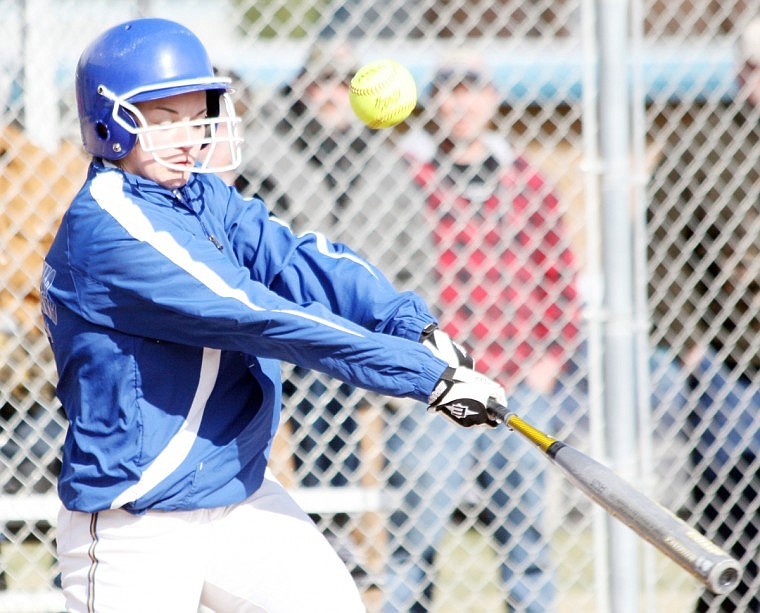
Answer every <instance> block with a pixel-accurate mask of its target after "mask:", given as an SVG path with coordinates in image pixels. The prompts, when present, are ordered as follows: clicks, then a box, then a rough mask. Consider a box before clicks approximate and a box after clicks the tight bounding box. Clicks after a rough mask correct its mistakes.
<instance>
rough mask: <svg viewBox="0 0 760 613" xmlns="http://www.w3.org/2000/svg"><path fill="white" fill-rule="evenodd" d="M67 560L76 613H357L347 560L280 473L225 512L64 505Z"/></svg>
mask: <svg viewBox="0 0 760 613" xmlns="http://www.w3.org/2000/svg"><path fill="white" fill-rule="evenodd" d="M57 547H58V559H59V563H60V568H61V581H62V584H63V589H64V594H65V597H66V609H67V611H71V612H75V613H93V612H96V613H115V612H119V613H122V612H123V613H135V612H136V611H140V612H141V613H152V612H156V613H173V612H176V613H196V612H197V611H198V609H199V606H201V605H203V606H204V607H207V608H208V609H211V610H212V611H214V612H216V613H228V612H229V613H246V612H254V611H255V612H261V611H266V612H268V613H306V612H309V613H317V612H320V611H324V612H325V613H327V612H329V613H336V612H340V613H354V612H360V611H361V612H363V611H365V607H364V605H363V604H362V600H361V597H360V595H359V592H358V590H357V589H356V586H355V584H354V582H353V579H352V578H351V575H350V573H349V572H348V570H347V569H346V567H345V565H344V564H343V562H342V561H341V560H340V558H339V557H338V555H337V554H336V553H335V551H334V550H333V549H332V547H331V546H330V545H329V543H328V542H327V540H326V539H325V538H324V537H323V536H322V534H321V533H320V532H319V530H318V529H317V527H316V526H315V525H314V523H313V522H312V521H311V519H309V517H308V515H307V514H306V513H305V512H304V511H303V510H302V509H300V508H299V507H298V505H297V504H296V503H295V501H294V500H293V499H292V498H291V496H290V495H289V494H288V493H287V491H286V490H285V488H283V487H282V486H281V485H280V484H279V483H278V482H277V481H276V480H275V479H274V477H272V475H271V474H269V473H267V476H266V477H265V479H264V483H263V485H262V486H261V488H260V489H259V490H258V491H257V492H256V493H255V494H253V495H252V496H251V497H250V498H248V499H247V500H245V501H243V502H241V503H239V504H235V505H231V506H229V507H224V508H218V509H203V510H197V511H171V512H164V511H148V512H147V513H145V514H144V515H132V514H130V513H127V512H126V511H122V510H118V509H117V510H109V511H102V512H99V513H92V514H91V513H79V512H72V511H68V510H66V509H62V510H61V512H60V514H59V518H58V531H57Z"/></svg>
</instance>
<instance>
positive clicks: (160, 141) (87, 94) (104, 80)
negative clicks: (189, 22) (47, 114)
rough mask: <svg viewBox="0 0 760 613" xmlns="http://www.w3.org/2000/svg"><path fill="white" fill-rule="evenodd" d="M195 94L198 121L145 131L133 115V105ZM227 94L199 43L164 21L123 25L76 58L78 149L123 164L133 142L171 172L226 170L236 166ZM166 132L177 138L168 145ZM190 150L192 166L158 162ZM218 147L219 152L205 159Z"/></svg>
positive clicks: (233, 118)
mask: <svg viewBox="0 0 760 613" xmlns="http://www.w3.org/2000/svg"><path fill="white" fill-rule="evenodd" d="M195 91H205V92H206V97H207V100H208V102H209V104H208V107H209V113H208V116H207V117H204V118H202V119H193V120H186V121H179V122H175V123H171V124H164V123H162V124H160V125H150V124H149V123H148V121H147V120H146V119H145V116H144V115H143V113H141V112H140V109H139V108H138V104H139V103H140V102H147V101H151V100H159V99H163V98H169V97H171V96H177V95H180V94H185V93H189V92H195ZM230 91H231V83H230V79H229V78H226V77H220V76H217V75H216V74H215V72H214V69H213V66H212V64H211V61H210V59H209V57H208V54H207V53H206V49H205V48H204V46H203V44H202V43H201V41H200V40H199V39H198V38H197V37H196V36H195V35H194V34H193V33H192V32H191V31H190V30H188V29H187V28H185V27H184V26H182V25H180V24H178V23H175V22H173V21H169V20H165V19H136V20H133V21H128V22H125V23H123V24H121V25H118V26H115V27H113V28H110V29H109V30H106V31H105V32H104V33H103V34H101V35H100V36H99V37H98V38H97V39H95V40H94V41H93V42H92V43H91V44H90V45H89V46H88V47H87V49H85V51H84V52H83V53H82V56H81V57H80V59H79V63H78V65H77V74H76V94H77V108H78V112H79V122H80V128H81V132H82V142H83V144H84V147H85V149H86V150H87V152H88V153H90V154H91V155H93V156H95V157H100V158H103V159H106V160H112V161H115V160H120V159H122V158H124V157H126V156H127V155H128V154H129V152H130V151H131V150H132V149H133V148H134V147H135V146H136V145H137V144H138V143H139V145H140V147H141V148H142V149H143V150H145V151H146V152H149V153H151V155H152V156H153V157H154V159H155V161H156V162H157V163H159V164H161V165H162V166H165V167H167V168H170V169H172V170H180V171H185V172H188V171H189V172H223V171H226V170H232V169H234V168H236V167H237V166H238V165H239V163H240V158H241V153H240V144H241V143H242V140H243V139H242V137H241V136H240V134H239V123H240V119H239V118H238V117H237V115H236V113H235V108H234V105H233V104H232V101H231V98H230V96H229V95H228V92H230ZM199 127H203V128H204V129H203V130H199V129H198V128H199ZM169 130H173V132H172V136H175V135H184V136H182V137H181V138H179V140H175V139H174V138H172V140H171V141H170V142H169V143H167V142H165V141H166V136H167V135H168V133H169V132H168V131H169ZM162 135H163V137H164V138H161V136H162ZM197 145H200V146H201V147H202V151H203V155H202V156H201V160H200V161H199V162H197V163H196V162H195V161H191V162H189V163H188V164H177V163H171V162H169V161H167V160H166V159H164V157H163V155H162V152H166V151H167V150H168V149H175V150H176V149H177V148H179V147H191V146H197ZM220 148H224V149H226V150H225V151H223V153H220V154H219V155H212V154H213V153H214V152H215V151H218V150H219V149H220ZM212 159H213V160H215V161H214V162H212ZM216 160H223V162H222V163H221V164H219V163H217V162H216Z"/></svg>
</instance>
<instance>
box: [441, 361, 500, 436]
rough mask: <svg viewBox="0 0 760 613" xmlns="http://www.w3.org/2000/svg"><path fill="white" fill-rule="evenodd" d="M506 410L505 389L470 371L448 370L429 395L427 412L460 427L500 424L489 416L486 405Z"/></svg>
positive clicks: (463, 369) (460, 369) (493, 426)
mask: <svg viewBox="0 0 760 613" xmlns="http://www.w3.org/2000/svg"><path fill="white" fill-rule="evenodd" d="M490 399H493V400H495V401H496V402H497V403H499V404H500V405H502V406H507V397H506V394H505V392H504V388H503V387H502V386H501V385H499V384H498V383H496V381H494V380H493V379H489V378H488V377H486V376H485V375H482V374H480V373H479V372H476V371H474V370H473V369H471V368H464V367H462V368H451V367H449V368H447V369H446V370H445V371H444V372H443V375H441V378H440V379H439V380H438V383H437V384H436V386H435V389H434V390H433V393H432V394H430V399H429V401H428V402H429V406H428V411H430V412H431V413H432V412H438V413H441V415H443V416H444V417H446V418H448V419H449V420H451V421H453V422H454V423H455V424H457V425H459V426H464V427H465V428H469V427H471V426H482V425H485V426H489V427H491V428H495V427H496V426H498V425H499V422H497V421H495V420H494V419H493V418H492V417H491V416H490V415H489V414H488V409H487V407H488V401H489V400H490Z"/></svg>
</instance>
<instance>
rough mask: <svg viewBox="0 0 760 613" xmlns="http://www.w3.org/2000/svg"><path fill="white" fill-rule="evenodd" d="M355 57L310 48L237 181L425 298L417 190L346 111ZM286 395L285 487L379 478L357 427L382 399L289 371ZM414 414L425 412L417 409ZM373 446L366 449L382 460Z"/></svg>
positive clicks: (335, 520)
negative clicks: (289, 458)
mask: <svg viewBox="0 0 760 613" xmlns="http://www.w3.org/2000/svg"><path fill="white" fill-rule="evenodd" d="M354 62H355V56H354V50H353V49H352V48H351V47H350V46H348V45H346V44H345V43H334V42H333V41H328V40H324V41H320V42H318V43H317V44H316V45H314V46H313V48H312V49H311V51H310V53H309V56H308V58H307V60H306V62H305V63H304V66H303V68H302V69H301V70H300V72H299V74H297V75H296V77H295V78H294V80H293V82H292V83H290V84H288V85H287V86H286V87H284V88H283V89H282V90H281V91H279V92H277V95H276V96H275V98H274V99H273V100H271V101H268V103H267V104H266V105H264V109H263V113H262V114H261V115H260V116H259V117H258V118H257V119H255V125H253V126H251V129H250V130H248V131H247V132H248V133H247V135H246V151H247V153H246V154H244V166H243V168H242V170H241V171H240V174H239V175H238V176H237V177H236V178H235V179H234V182H235V184H236V185H237V186H238V188H239V189H240V190H241V191H242V192H243V193H254V192H255V193H258V194H260V195H261V196H262V197H263V198H264V200H265V202H267V203H269V205H270V207H271V208H272V213H273V214H275V215H277V216H278V217H280V218H281V219H283V220H285V221H287V222H288V223H290V224H291V225H292V226H293V228H294V229H295V230H296V231H297V232H314V231H315V232H324V233H325V234H326V235H328V236H330V238H331V240H333V241H337V242H345V243H348V244H352V245H358V246H359V251H360V253H361V255H363V256H365V257H367V258H368V259H369V260H371V261H372V262H373V263H374V264H376V265H378V266H379V268H381V269H382V270H383V272H384V273H385V274H386V275H387V276H388V278H389V279H391V280H392V281H393V282H394V283H395V286H396V287H398V288H400V289H404V290H415V291H417V292H418V293H420V294H423V295H424V291H423V289H424V288H423V287H422V284H423V283H424V282H425V281H426V280H428V279H429V277H428V276H427V275H426V274H425V271H426V270H430V264H427V265H426V264H424V263H423V262H424V260H425V258H427V257H429V256H430V254H431V250H430V248H429V247H428V246H427V244H428V242H429V237H427V236H426V235H425V234H423V233H420V232H419V228H420V227H421V224H422V223H423V222H422V220H421V219H420V218H419V214H420V206H419V203H420V202H421V194H420V192H419V190H418V189H417V188H416V186H415V184H414V182H413V181H412V179H411V177H409V176H408V173H407V171H406V167H405V165H404V164H403V162H402V161H401V160H400V158H399V157H398V155H397V154H396V153H395V152H394V151H393V149H392V148H391V147H390V146H389V144H388V142H387V139H388V132H387V131H372V130H370V129H369V128H367V127H366V126H364V125H363V124H362V123H361V122H360V121H359V120H358V119H357V118H356V117H355V116H354V114H353V112H352V110H351V107H350V104H349V100H348V83H349V81H350V79H351V77H352V76H353V74H354V72H355V70H356V69H357V68H358V66H357V65H356V64H355V63H354ZM242 116H243V118H244V122H245V121H246V119H245V118H246V115H245V114H243V115H242ZM272 118H275V119H272ZM276 118H279V120H278V119H276ZM270 119H272V121H273V123H276V125H274V127H273V128H272V127H271V126H269V125H267V121H268V120H270ZM274 176H276V177H277V180H273V179H271V177H274ZM283 399H284V404H285V406H286V408H288V409H290V410H291V411H292V413H291V419H290V420H289V422H288V423H287V424H286V428H285V432H286V433H287V435H288V436H289V439H290V443H289V448H290V449H291V450H292V451H293V463H294V469H295V479H294V481H295V483H294V485H301V486H307V487H311V486H339V487H340V486H346V485H361V484H367V483H368V481H372V480H373V479H377V478H378V476H377V473H376V471H373V469H372V468H371V467H367V466H366V465H365V466H362V460H361V456H362V454H363V453H364V452H363V447H365V446H367V444H371V441H370V440H368V439H370V438H371V437H372V436H373V435H374V436H376V437H379V436H381V435H382V432H381V429H380V428H376V429H375V432H374V433H373V432H366V431H364V430H363V428H364V425H363V424H364V422H365V421H366V422H368V423H376V422H377V421H378V420H372V419H369V415H374V416H379V415H380V413H381V412H382V411H383V410H384V408H383V406H384V405H385V403H387V402H389V400H388V399H387V398H382V399H380V398H377V397H375V396H373V395H371V394H369V393H368V392H366V391H364V390H359V389H356V388H354V387H352V386H350V385H347V384H345V383H341V382H339V381H336V380H332V379H330V378H329V377H327V376H325V375H322V374H320V373H316V372H312V371H307V370H304V369H302V368H298V367H288V370H287V372H286V378H285V381H284V386H283ZM393 402H397V403H401V404H403V403H402V402H401V401H393ZM357 407H363V408H365V409H367V411H358V412H357V411H356V408H357ZM415 410H417V411H418V412H420V413H421V414H422V415H426V414H425V409H424V407H419V406H415ZM362 439H364V440H363V441H362ZM374 442H375V444H376V445H378V446H379V445H380V443H379V441H377V440H376V441H374ZM380 451H381V450H380V449H379V448H378V450H375V451H374V452H373V454H374V455H375V456H378V457H379V455H380ZM379 468H380V467H379V466H375V467H374V469H378V470H379ZM368 470H369V472H368ZM373 472H374V474H370V473H373ZM313 518H314V519H315V520H316V521H317V522H318V524H319V525H320V527H321V528H323V529H324V530H326V533H327V536H328V538H331V540H332V541H333V544H334V546H335V547H336V549H337V550H338V551H339V553H341V555H342V556H343V558H344V560H345V561H346V562H347V564H348V565H349V567H350V568H352V570H353V572H354V575H355V577H356V578H357V579H358V578H360V577H362V578H363V577H364V574H365V573H364V568H362V566H363V565H364V564H365V563H366V555H365V551H364V549H365V548H361V547H359V546H358V545H357V544H355V543H354V542H353V537H352V536H351V528H352V525H351V523H350V522H349V518H348V516H347V515H345V514H337V515H335V516H334V517H332V518H329V519H328V518H320V517H318V516H316V515H313ZM372 547H374V545H371V546H370V548H372Z"/></svg>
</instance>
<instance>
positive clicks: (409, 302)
mask: <svg viewBox="0 0 760 613" xmlns="http://www.w3.org/2000/svg"><path fill="white" fill-rule="evenodd" d="M245 205H246V206H243V207H239V208H238V209H237V212H236V213H234V214H236V215H237V218H236V220H235V225H234V227H235V233H234V244H235V249H236V250H237V251H238V253H239V256H240V258H241V261H242V262H243V263H244V265H245V266H247V267H249V268H250V269H251V272H252V276H253V277H254V278H255V279H257V280H259V281H261V283H263V284H264V285H266V286H267V287H270V288H271V289H272V290H274V291H275V292H276V293H277V294H279V295H281V296H284V297H286V298H287V299H288V300H291V301H292V302H295V303H296V304H300V305H306V304H311V303H315V302H316V303H319V304H322V305H324V306H326V307H327V308H328V310H330V311H331V312H333V313H336V314H338V315H339V316H341V317H343V318H345V319H348V320H350V321H352V322H354V323H356V324H358V325H360V326H362V327H364V328H367V329H368V330H372V331H374V332H381V333H384V334H391V335H394V336H401V337H403V338H407V339H410V340H417V339H418V338H419V336H420V334H421V332H422V329H423V328H424V327H425V326H426V325H428V324H430V323H433V322H435V318H434V317H433V316H432V315H431V314H430V312H429V310H428V308H427V306H426V305H425V303H424V301H423V300H422V299H421V298H420V296H418V295H417V294H416V293H413V292H399V291H397V290H396V289H395V288H394V287H393V285H392V284H391V283H390V281H389V280H388V279H387V278H386V277H385V276H384V274H383V273H382V272H381V271H380V270H379V269H378V268H377V267H376V266H374V265H373V264H372V263H370V262H368V261H367V260H365V259H364V258H362V257H361V256H359V255H358V254H357V253H356V252H354V251H353V250H352V249H350V248H349V247H348V246H346V245H343V244H340V243H333V242H331V241H330V240H328V238H327V237H326V236H324V235H322V234H320V233H318V232H305V233H303V234H300V235H295V234H294V233H293V232H292V231H291V229H290V228H289V227H288V226H287V224H285V223H284V222H282V221H280V220H278V219H277V218H273V217H269V216H268V215H267V214H266V210H265V208H264V206H263V204H262V203H261V202H260V201H259V202H255V201H248V202H245Z"/></svg>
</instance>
